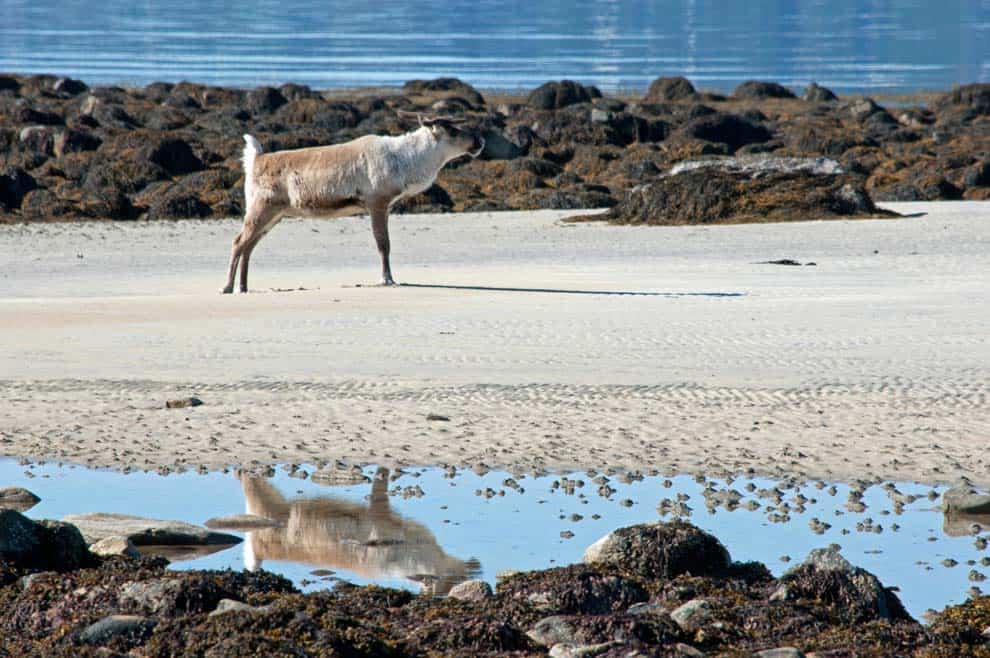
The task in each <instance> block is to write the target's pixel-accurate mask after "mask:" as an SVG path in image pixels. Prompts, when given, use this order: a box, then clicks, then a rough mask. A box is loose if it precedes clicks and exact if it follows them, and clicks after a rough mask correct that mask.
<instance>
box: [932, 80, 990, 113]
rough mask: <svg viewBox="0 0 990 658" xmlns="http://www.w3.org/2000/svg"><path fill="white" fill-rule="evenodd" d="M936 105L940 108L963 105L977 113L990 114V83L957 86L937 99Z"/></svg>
mask: <svg viewBox="0 0 990 658" xmlns="http://www.w3.org/2000/svg"><path fill="white" fill-rule="evenodd" d="M934 106H935V107H936V108H938V109H946V108H949V107H951V106H961V107H964V108H966V109H968V110H970V111H972V113H973V114H976V115H979V114H990V83H986V82H978V83H975V84H969V85H961V86H959V87H956V88H955V89H953V90H952V91H950V92H949V93H947V94H945V95H944V96H942V97H941V98H939V99H937V100H936V101H935V103H934Z"/></svg>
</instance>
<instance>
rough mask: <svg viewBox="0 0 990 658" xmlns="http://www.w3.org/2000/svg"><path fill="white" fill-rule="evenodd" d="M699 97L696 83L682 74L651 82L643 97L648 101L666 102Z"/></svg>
mask: <svg viewBox="0 0 990 658" xmlns="http://www.w3.org/2000/svg"><path fill="white" fill-rule="evenodd" d="M697 97H698V92H696V91H695V89H694V85H693V84H691V81H690V80H688V79H687V78H684V77H681V76H675V77H669V78H657V79H656V80H654V81H653V82H651V83H650V88H649V89H648V90H647V92H646V96H645V97H644V98H643V100H644V102H647V103H666V102H669V101H685V100H693V99H695V98H697Z"/></svg>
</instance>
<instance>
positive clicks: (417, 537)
mask: <svg viewBox="0 0 990 658" xmlns="http://www.w3.org/2000/svg"><path fill="white" fill-rule="evenodd" d="M302 470H304V471H307V472H310V471H312V469H311V468H309V467H303V469H302ZM365 474H366V475H367V476H368V477H369V478H373V477H374V476H375V469H373V468H369V469H366V470H365ZM297 475H298V474H297ZM390 475H391V476H392V477H391V478H390V480H391V481H390V482H388V483H387V485H386V484H385V480H384V479H377V480H374V482H376V483H377V484H372V483H371V482H368V483H363V484H359V485H354V486H334V487H329V486H325V485H321V484H317V483H315V482H313V481H311V480H309V479H300V478H298V477H291V476H290V475H289V473H288V472H287V469H284V468H282V469H277V470H276V472H275V475H274V476H273V477H271V478H248V477H244V478H239V477H238V476H237V475H235V474H234V473H232V472H231V473H209V474H197V473H191V472H188V473H180V474H172V475H169V476H160V475H157V474H152V473H130V474H122V473H117V472H109V471H95V470H88V469H84V468H81V467H72V466H59V465H56V464H37V465H30V464H28V465H22V464H19V463H18V462H17V461H14V460H10V459H5V460H0V486H23V487H26V488H28V489H30V490H31V491H33V492H34V493H36V494H37V495H39V496H40V497H41V498H42V502H41V503H39V504H38V505H37V506H35V507H34V508H32V509H30V510H28V511H27V512H26V513H27V514H28V516H31V517H33V518H61V517H62V516H64V515H66V514H72V513H85V512H116V513H122V514H134V515H140V516H146V517H152V518H163V519H179V520H185V521H190V522H194V523H203V522H204V521H206V520H207V519H209V518H211V517H217V516H223V515H228V514H239V513H243V512H245V511H248V512H252V513H255V514H259V515H262V516H268V517H270V518H274V519H276V520H280V521H282V522H283V523H284V527H283V528H278V529H273V530H263V531H254V532H251V533H233V534H241V535H242V536H244V537H245V542H244V543H243V544H239V545H236V546H233V547H231V548H227V549H225V550H221V551H219V552H215V553H212V554H210V555H206V556H203V557H197V558H194V559H188V560H183V561H175V562H173V564H172V566H173V568H176V569H218V568H228V567H229V568H232V569H243V568H246V567H250V568H257V567H263V568H265V569H268V570H270V571H273V572H276V573H280V574H283V575H285V576H286V577H288V578H290V579H292V580H293V581H294V582H295V583H296V584H297V585H299V586H301V587H302V589H304V590H307V591H308V590H313V589H320V588H326V587H332V586H333V584H334V582H335V579H337V578H340V579H343V580H347V581H350V582H355V583H359V584H363V583H371V582H374V583H378V584H382V585H387V586H392V587H402V588H406V589H411V590H413V591H427V592H434V593H444V592H445V591H447V590H448V589H449V588H450V586H452V585H453V584H454V583H455V582H458V581H460V580H463V579H466V578H470V577H480V578H484V579H485V580H487V581H489V582H491V583H494V582H495V579H496V575H497V574H498V573H499V572H501V571H504V570H526V569H538V568H545V567H549V566H553V565H562V564H568V563H573V562H577V561H579V560H580V559H581V554H582V552H583V551H584V549H585V547H587V546H588V545H589V544H590V543H592V542H593V541H595V540H596V539H598V538H599V537H601V536H602V535H604V534H605V533H607V532H608V531H610V530H612V529H614V528H617V527H621V526H624V525H630V524H633V523H640V522H645V521H655V520H657V519H658V518H660V516H659V514H658V511H657V505H658V503H659V502H660V501H661V500H663V499H675V498H676V496H677V494H685V495H687V496H689V499H687V500H686V503H687V505H688V506H690V507H691V508H692V509H693V513H692V514H691V516H690V517H689V518H690V520H691V521H692V522H693V523H695V524H697V525H698V526H700V527H702V528H704V529H705V530H708V531H710V532H712V533H714V534H715V535H717V536H718V537H719V539H721V541H722V542H723V543H724V544H725V546H726V547H727V548H728V549H729V552H730V553H731V555H732V557H733V559H735V560H759V561H762V562H764V563H765V564H766V565H767V566H768V567H769V568H770V570H771V571H772V572H773V573H774V574H775V575H780V574H781V573H783V572H784V571H785V570H786V569H787V568H789V567H791V566H793V565H795V564H798V563H800V561H801V560H802V559H803V558H804V557H805V556H806V555H807V553H808V552H809V551H810V550H811V549H813V548H817V547H821V546H827V545H828V544H830V543H837V544H839V545H840V546H841V547H842V553H843V554H844V555H845V556H846V557H847V559H849V560H850V561H851V562H852V563H853V564H855V565H857V566H861V567H863V568H865V569H868V570H869V571H872V572H874V573H875V574H877V575H878V576H879V577H880V579H881V580H882V581H883V582H884V584H885V585H887V586H897V587H899V588H900V592H899V596H900V597H901V599H902V601H903V602H904V604H905V605H906V607H907V609H908V610H909V611H910V612H911V614H913V615H914V616H916V617H919V616H920V615H921V614H922V613H923V612H924V611H925V610H926V609H927V608H935V609H940V608H942V607H943V606H945V605H947V604H950V603H959V602H962V601H964V600H965V599H966V597H967V590H968V589H969V588H970V587H971V586H972V585H973V584H974V583H972V582H970V581H969V579H968V575H969V573H970V571H971V570H973V569H975V570H977V571H980V572H983V573H988V572H990V568H986V567H982V566H980V564H979V560H980V559H981V558H982V557H984V556H986V555H987V553H986V552H985V551H979V550H977V549H976V547H975V544H974V537H973V536H972V535H970V534H969V526H970V523H971V521H972V519H970V520H965V521H963V522H961V523H957V525H956V526H955V528H953V527H952V526H950V525H949V524H948V523H947V522H946V520H945V519H944V518H943V515H942V513H941V512H940V511H939V510H938V501H937V500H936V501H933V500H931V499H929V498H928V497H927V496H926V494H928V493H929V492H930V491H932V489H931V488H930V487H927V486H921V485H916V484H909V483H898V484H897V489H898V490H899V491H900V492H901V493H902V494H914V495H917V496H919V498H918V500H916V501H915V502H913V503H910V504H908V505H906V506H905V508H904V511H903V512H902V513H900V514H896V513H894V512H893V503H892V500H891V498H890V497H889V496H888V494H887V492H886V491H885V490H884V489H883V488H882V487H881V486H879V485H877V486H872V487H870V488H868V489H867V490H866V492H865V494H864V496H863V502H864V503H865V504H866V506H867V509H866V510H865V511H863V512H861V513H854V512H850V511H848V510H847V509H846V502H847V496H848V492H849V486H847V485H842V484H838V485H836V493H835V494H834V495H831V494H830V493H829V491H828V489H825V488H823V489H820V488H818V486H820V485H818V486H816V483H809V484H805V485H803V486H801V487H799V489H797V490H795V489H791V490H786V491H784V500H785V501H788V500H791V499H792V498H793V497H794V496H795V495H797V494H798V492H799V491H800V493H802V494H803V495H804V496H805V497H807V498H808V499H815V500H816V502H811V501H809V502H807V503H805V508H806V509H805V510H804V511H803V512H797V511H795V510H794V509H793V505H794V503H793V502H792V503H791V505H792V510H791V512H790V518H791V520H790V521H789V522H773V521H771V520H770V519H771V517H772V516H774V515H775V514H776V513H777V511H774V512H768V511H767V510H766V509H765V508H766V506H767V505H772V504H773V502H772V501H770V500H766V499H760V498H757V497H756V493H749V492H747V490H746V488H745V487H746V485H747V484H748V483H750V482H752V483H753V484H754V485H755V486H756V487H757V490H759V489H766V488H771V487H774V486H778V485H779V484H780V483H775V482H771V481H768V480H763V479H753V480H749V479H737V480H735V481H734V482H732V483H731V485H730V486H731V488H733V489H735V490H737V491H739V492H740V493H742V494H743V495H744V500H743V504H744V505H745V503H746V501H748V500H757V501H758V502H760V503H761V506H762V507H761V509H759V510H755V511H749V510H747V509H745V507H740V508H738V509H735V510H734V511H727V510H726V509H715V510H709V509H706V506H705V499H704V497H703V496H702V491H703V489H704V488H705V485H704V484H701V483H699V482H698V481H697V480H695V479H694V478H691V477H687V476H678V477H673V478H670V486H664V481H665V480H666V478H664V477H663V476H648V477H645V478H644V479H643V480H641V481H633V482H628V483H626V484H623V483H622V482H620V479H621V478H620V477H619V476H616V475H613V476H610V477H609V480H610V481H609V482H608V486H609V487H611V488H613V489H614V490H615V491H614V493H613V494H612V495H611V496H609V497H607V498H606V497H603V496H602V495H600V494H599V492H598V487H599V485H598V484H596V483H594V482H592V478H591V477H589V475H588V474H586V473H575V474H571V475H561V474H552V475H546V476H542V477H536V478H534V477H522V476H516V477H515V479H516V481H517V482H518V485H519V487H520V488H519V489H516V488H512V487H510V486H506V485H505V484H504V482H505V481H506V479H507V478H510V477H512V476H511V475H509V474H508V473H504V472H499V471H491V472H488V473H486V474H484V475H478V474H476V473H474V472H472V471H467V470H463V471H458V472H457V474H456V475H455V476H454V477H450V476H449V474H448V473H447V472H446V471H444V470H443V469H440V468H426V469H409V470H408V472H407V473H405V474H399V475H398V477H397V478H396V475H397V474H396V473H391V474H390ZM563 478H570V479H572V480H581V481H583V482H584V486H576V487H574V488H573V490H572V491H571V492H567V491H566V486H565V487H560V486H555V482H556V483H558V484H559V483H561V482H564V480H563ZM708 482H709V483H713V484H715V485H716V488H717V489H722V488H724V482H723V481H720V480H709V481H708ZM416 487H418V488H419V489H421V490H422V494H423V495H422V496H416V495H412V496H403V495H402V492H403V490H405V492H406V493H407V494H408V493H409V489H408V488H416ZM486 489H491V491H492V493H494V495H493V496H492V497H490V498H489V497H486V496H485V495H484V491H485V490H486ZM502 492H504V494H503V493H502ZM390 494H391V495H390ZM479 494H480V495H479ZM837 512H839V514H838V515H837ZM574 514H578V515H580V516H581V517H583V518H581V519H580V520H573V519H572V515H574ZM594 515H598V516H599V518H593V517H594ZM815 517H817V518H818V519H820V520H821V521H824V522H827V523H829V524H831V525H832V527H831V529H829V530H828V531H826V532H825V533H824V534H822V535H818V534H815V533H813V532H812V531H811V529H810V528H809V521H810V520H811V519H812V518H815ZM668 518H670V517H669V516H668ZM867 519H872V521H873V524H874V525H880V526H882V532H880V533H876V532H874V531H871V530H869V529H866V530H864V529H863V524H864V523H865V522H866V520H867ZM894 524H896V525H898V526H900V527H899V529H898V530H896V531H895V530H894V529H893V526H894ZM857 525H860V529H857ZM866 525H867V526H868V525H869V524H866ZM844 530H845V531H848V534H842V533H843V531H844ZM562 532H572V533H573V537H570V538H564V537H561V533H562ZM784 556H789V557H790V558H791V561H790V562H787V561H785V560H783V559H781V558H782V557H784ZM945 558H952V559H955V560H956V561H957V562H958V563H959V564H958V566H955V567H945V566H943V565H942V564H941V561H942V560H943V559H945ZM967 560H974V561H976V564H975V565H968V564H966V562H967ZM318 569H325V570H330V571H332V572H333V573H332V574H330V575H327V574H325V573H324V574H320V575H313V574H312V572H313V571H314V570H318Z"/></svg>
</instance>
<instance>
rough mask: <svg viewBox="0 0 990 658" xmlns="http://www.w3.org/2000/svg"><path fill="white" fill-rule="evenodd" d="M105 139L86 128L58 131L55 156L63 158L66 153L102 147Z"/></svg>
mask: <svg viewBox="0 0 990 658" xmlns="http://www.w3.org/2000/svg"><path fill="white" fill-rule="evenodd" d="M102 143H103V140H102V139H100V138H99V137H97V136H96V135H93V134H92V133H88V132H86V131H84V130H75V129H73V128H66V129H65V130H63V131H62V132H60V133H58V136H57V137H56V138H55V145H54V149H53V150H54V153H55V157H57V158H61V157H62V156H64V155H65V154H66V153H81V152H84V151H95V150H96V149H98V148H100V144H102Z"/></svg>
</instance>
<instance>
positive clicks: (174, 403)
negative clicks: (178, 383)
mask: <svg viewBox="0 0 990 658" xmlns="http://www.w3.org/2000/svg"><path fill="white" fill-rule="evenodd" d="M202 404H203V401H202V400H200V399H199V398H196V397H191V398H177V399H175V400H168V401H167V402H166V403H165V408H166V409H188V408H190V407H198V406H200V405H202Z"/></svg>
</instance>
